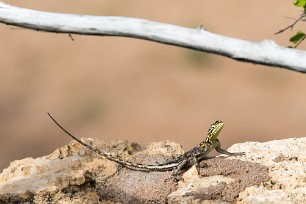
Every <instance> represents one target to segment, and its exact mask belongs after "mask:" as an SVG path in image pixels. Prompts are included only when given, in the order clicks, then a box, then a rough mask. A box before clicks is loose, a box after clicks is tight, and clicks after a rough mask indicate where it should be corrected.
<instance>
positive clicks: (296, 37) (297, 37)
mask: <svg viewBox="0 0 306 204" xmlns="http://www.w3.org/2000/svg"><path fill="white" fill-rule="evenodd" d="M304 37H305V33H303V32H302V31H298V32H296V34H295V35H294V36H292V37H291V38H290V42H292V43H294V44H296V43H298V42H299V41H300V40H302V39H303V38H304Z"/></svg>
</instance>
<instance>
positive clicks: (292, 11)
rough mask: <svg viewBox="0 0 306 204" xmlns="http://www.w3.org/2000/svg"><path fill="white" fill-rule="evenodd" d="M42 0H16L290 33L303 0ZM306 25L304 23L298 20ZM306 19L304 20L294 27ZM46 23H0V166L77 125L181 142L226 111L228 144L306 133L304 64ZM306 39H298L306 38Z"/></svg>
mask: <svg viewBox="0 0 306 204" xmlns="http://www.w3.org/2000/svg"><path fill="white" fill-rule="evenodd" d="M122 2H123V1H116V0H107V1H106V0H95V1H81V0H74V1H73V2H72V1H69V0H45V1H36V0H28V1H17V0H14V1H10V4H12V5H16V6H21V7H26V8H32V9H38V10H44V11H50V12H63V13H74V14H88V15H111V16H127V17H136V18H144V19H148V20H153V21H159V22H163V23H170V24H175V25H179V26H185V27H191V28H195V29H196V28H197V27H198V26H199V25H200V24H203V25H204V27H205V28H206V29H208V30H209V31H211V32H215V33H218V34H222V35H226V36H231V37H235V38H241V39H246V40H250V41H254V42H260V41H262V40H264V39H272V40H275V41H276V42H277V43H278V44H281V45H284V46H286V45H288V44H289V43H288V39H289V37H290V36H291V35H293V33H294V32H291V31H288V32H286V33H284V34H281V35H277V36H275V35H274V33H275V32H276V31H278V30H279V29H281V28H283V27H285V26H287V25H288V24H289V23H291V22H292V20H290V19H287V18H285V17H286V16H288V17H297V15H299V14H300V13H301V11H302V10H301V9H299V8H296V7H294V6H292V0H286V1H277V0H274V1H265V0H258V1H245V0H236V1H227V0H223V1H203V0H201V1H200V0H194V1H192V3H191V2H190V1H184V2H180V3H178V1H174V0H168V1H161V0H156V1H124V3H122ZM303 26H304V27H303ZM298 29H304V31H305V24H303V23H300V24H298V26H297V27H295V30H298ZM73 37H74V39H75V41H72V40H71V39H70V38H69V36H68V35H67V34H54V33H44V32H37V31H32V30H26V29H21V28H16V27H13V26H6V25H4V24H0V40H1V45H0V48H1V49H0V54H1V69H0V84H1V86H0V96H1V98H0V121H1V122H0V141H1V142H0V172H1V170H2V169H3V168H5V167H7V166H8V165H9V162H11V161H13V160H16V159H23V158H26V157H38V156H43V155H46V154H49V153H51V152H52V151H53V150H55V149H56V148H58V147H61V146H63V145H65V144H67V143H68V142H69V141H70V140H71V139H70V138H69V137H67V136H66V135H65V134H64V133H63V132H61V131H60V130H59V128H57V127H56V126H55V124H54V123H53V122H52V121H51V120H50V119H49V118H48V116H47V112H50V113H52V114H53V116H54V117H55V118H56V119H57V120H58V121H59V122H60V123H61V124H62V125H63V126H64V127H66V128H67V129H68V130H70V131H71V132H72V133H74V134H76V135H77V136H79V137H92V138H100V139H104V140H106V141H110V140H116V139H126V140H129V141H135V142H138V143H148V142H152V141H162V140H172V141H175V142H177V143H180V144H182V145H183V147H184V149H185V150H188V149H190V148H192V147H193V146H194V145H196V144H197V143H199V142H200V141H201V140H202V139H203V138H204V137H205V134H206V131H207V129H208V127H209V125H210V124H211V123H212V122H214V121H215V120H217V119H218V120H223V121H224V122H225V128H224V130H223V132H222V134H221V135H220V139H221V141H222V144H223V147H224V148H228V147H229V146H230V145H232V144H233V143H239V142H246V141H268V140H273V139H281V138H288V137H302V136H305V135H306V125H305V122H306V120H305V119H306V106H305V100H306V94H305V93H306V92H305V90H306V75H303V74H300V73H296V72H293V71H288V70H284V69H279V68H270V67H266V66H260V65H253V64H247V63H242V62H237V61H234V60H231V59H228V58H225V57H221V56H216V55H212V54H206V53H201V52H196V51H193V50H188V49H185V48H179V47H174V46H169V45H163V44H157V43H154V42H149V41H144V40H138V39H130V38H120V37H94V36H78V35H73ZM305 48H306V43H303V45H301V46H300V49H305Z"/></svg>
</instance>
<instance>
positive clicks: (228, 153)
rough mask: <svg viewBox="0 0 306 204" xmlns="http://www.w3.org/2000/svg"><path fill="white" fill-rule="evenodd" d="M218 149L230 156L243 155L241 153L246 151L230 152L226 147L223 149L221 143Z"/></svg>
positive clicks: (243, 153)
mask: <svg viewBox="0 0 306 204" xmlns="http://www.w3.org/2000/svg"><path fill="white" fill-rule="evenodd" d="M216 151H217V152H219V153H221V154H225V155H228V156H241V155H245V152H235V153H232V152H228V151H226V150H225V149H222V148H221V145H218V146H217V147H216Z"/></svg>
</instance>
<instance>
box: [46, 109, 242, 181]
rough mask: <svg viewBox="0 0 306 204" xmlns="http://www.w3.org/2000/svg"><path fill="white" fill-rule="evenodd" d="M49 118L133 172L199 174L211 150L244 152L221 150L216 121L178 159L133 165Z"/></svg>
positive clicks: (93, 149) (240, 153) (220, 128)
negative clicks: (186, 171)
mask: <svg viewBox="0 0 306 204" xmlns="http://www.w3.org/2000/svg"><path fill="white" fill-rule="evenodd" d="M48 115H49V117H50V118H51V119H52V120H53V122H54V123H55V124H56V125H57V126H58V127H59V128H60V129H61V130H63V131H64V132H65V133H66V134H67V135H69V136H70V137H71V138H72V139H74V140H75V141H77V142H78V143H80V144H81V145H83V146H84V147H86V148H87V149H89V150H91V151H92V152H94V153H96V154H98V155H100V156H103V157H106V158H107V159H109V160H111V161H113V162H116V163H118V164H120V165H122V166H124V167H126V168H128V169H131V170H135V171H146V172H150V171H172V175H173V176H176V175H178V174H179V173H180V171H181V170H182V168H184V167H190V166H192V165H195V167H196V169H197V173H198V174H200V165H199V162H200V161H202V160H203V158H204V157H205V156H207V155H208V153H210V152H211V151H212V150H213V149H215V150H216V151H217V152H219V153H221V154H225V155H228V156H241V155H244V154H245V153H244V152H237V153H231V152H228V151H226V150H224V149H222V148H221V144H220V141H219V140H218V139H217V137H218V136H219V133H220V132H221V130H222V128H223V126H224V123H223V122H222V121H219V120H217V121H216V122H214V123H213V124H212V125H211V126H210V128H209V129H208V132H207V137H206V139H205V140H203V141H202V142H200V144H198V145H197V146H195V147H194V148H193V149H191V150H189V151H187V152H185V153H183V154H181V155H179V156H178V157H175V158H174V159H169V160H166V161H165V162H164V163H160V164H139V163H133V162H130V161H125V160H123V159H121V158H120V157H119V156H118V155H113V154H111V153H108V152H103V151H101V150H99V149H97V148H94V147H92V146H90V145H89V144H86V143H85V142H83V141H81V140H80V139H79V138H77V137H76V136H74V135H72V134H71V133H70V132H68V131H67V130H66V129H65V128H64V127H62V126H61V125H60V124H59V123H58V122H57V121H56V120H55V119H54V118H53V117H52V116H51V114H50V113H48Z"/></svg>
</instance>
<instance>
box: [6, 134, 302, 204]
mask: <svg viewBox="0 0 306 204" xmlns="http://www.w3.org/2000/svg"><path fill="white" fill-rule="evenodd" d="M83 141H85V140H83ZM86 142H87V143H89V144H91V145H93V146H95V147H97V148H100V149H101V150H104V151H107V152H111V153H113V154H118V155H120V156H121V157H122V158H123V159H125V160H130V161H133V162H136V163H147V164H154V163H161V162H163V161H165V160H166V159H167V158H172V157H175V156H177V155H179V154H181V153H182V149H181V147H180V145H178V144H175V143H172V142H169V141H163V142H160V143H151V144H149V145H139V144H136V143H128V142H126V141H114V142H110V143H104V142H102V141H100V140H92V139H86ZM229 151H231V152H240V151H244V152H246V155H245V156H240V157H237V158H235V157H230V158H227V157H223V156H219V157H215V158H208V159H206V160H204V161H202V162H201V166H202V168H201V172H200V174H201V175H200V176H198V175H197V171H196V169H195V167H194V166H193V167H191V168H189V169H187V170H186V172H185V173H184V174H183V175H182V178H181V180H180V181H179V182H177V181H176V180H174V179H173V178H172V177H171V172H149V173H148V172H139V171H132V170H129V169H126V168H122V167H121V166H120V165H118V164H116V163H114V162H111V161H109V160H107V159H106V158H104V157H101V156H98V155H96V154H94V153H92V152H91V151H90V150H88V149H86V148H84V147H83V146H81V145H79V144H78V143H76V142H74V141H72V142H71V143H70V144H68V145H66V146H64V147H62V148H59V149H57V150H55V151H54V152H53V153H52V154H50V155H47V156H44V157H40V158H36V159H33V158H26V159H23V160H19V161H14V162H12V163H11V164H10V166H9V167H8V168H6V169H4V171H3V172H2V174H0V203H172V204H175V203H306V138H293V139H286V140H279V141H270V142H266V143H257V142H246V143H243V144H236V145H233V146H232V147H231V148H230V149H229Z"/></svg>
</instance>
